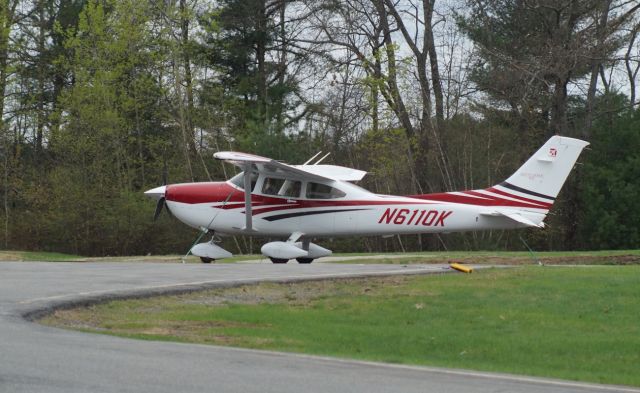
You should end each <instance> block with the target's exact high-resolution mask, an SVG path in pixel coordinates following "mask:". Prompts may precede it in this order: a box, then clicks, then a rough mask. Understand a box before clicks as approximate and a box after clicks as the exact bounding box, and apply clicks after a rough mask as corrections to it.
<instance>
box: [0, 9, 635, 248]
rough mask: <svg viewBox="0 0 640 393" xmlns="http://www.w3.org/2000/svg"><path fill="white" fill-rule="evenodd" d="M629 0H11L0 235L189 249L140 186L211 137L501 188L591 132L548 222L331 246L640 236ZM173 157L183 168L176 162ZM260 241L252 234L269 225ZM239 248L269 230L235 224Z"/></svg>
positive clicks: (1, 79)
mask: <svg viewBox="0 0 640 393" xmlns="http://www.w3.org/2000/svg"><path fill="white" fill-rule="evenodd" d="M639 9H640V4H638V3H637V2H636V1H632V0H529V1H521V0H449V1H445V0H315V1H310V0H167V1H162V2H156V1H148V2H146V1H136V0H119V1H116V0H1V1H0V119H1V123H0V166H1V168H2V169H1V174H2V180H1V182H0V184H1V192H2V203H1V204H0V219H1V220H2V221H1V222H2V235H1V236H0V241H1V242H2V244H3V247H4V248H6V249H30V250H49V251H61V252H70V253H78V254H85V255H126V254H147V253H153V254H156V253H166V252H172V253H176V252H181V251H183V250H184V251H186V249H188V247H189V245H190V244H191V242H192V241H193V240H194V239H195V237H196V236H197V233H196V232H195V231H193V230H191V229H188V228H186V227H185V226H183V225H178V224H177V223H176V220H175V219H173V218H171V217H169V216H166V215H165V216H161V218H160V219H159V220H158V221H156V222H153V221H152V217H153V209H154V204H153V202H152V201H150V200H148V199H146V198H144V196H143V195H142V192H143V191H145V190H147V189H149V188H152V187H155V186H158V185H160V184H162V182H163V178H164V177H166V178H167V179H168V180H169V182H170V183H177V182H192V181H210V180H222V179H225V178H229V177H231V176H232V175H233V174H234V173H235V171H236V169H235V168H232V167H231V166H224V165H223V164H221V163H220V162H216V161H215V160H214V159H213V157H212V154H213V153H214V152H215V151H220V150H239V151H246V152H251V153H255V154H259V155H264V156H268V157H272V158H275V159H280V160H284V161H286V162H289V163H293V164H296V163H302V162H304V161H306V159H308V158H309V157H311V156H312V155H314V154H315V153H316V152H318V151H324V152H330V153H331V155H330V156H329V157H330V158H329V159H328V160H331V161H332V162H333V163H335V164H338V165H346V166H351V167H355V168H359V169H363V170H367V171H369V172H370V173H369V175H368V176H367V177H366V178H365V179H364V180H363V181H362V184H361V185H362V186H364V187H366V188H368V189H371V190H372V191H375V192H379V193H390V194H415V193H429V192H442V191H454V190H461V189H473V188H483V187H487V186H490V185H493V184H496V183H498V182H500V181H502V180H504V179H505V178H506V177H508V175H510V174H511V173H512V172H513V171H514V170H515V169H516V168H517V167H518V166H519V165H520V164H521V163H522V162H523V161H524V160H525V159H526V158H527V157H528V156H530V155H531V153H532V152H533V151H534V150H535V149H536V148H537V147H538V146H540V145H541V144H542V143H543V142H544V141H545V140H546V139H547V138H548V137H550V136H551V135H554V134H560V135H566V136H571V137H578V138H582V139H586V140H588V141H590V142H591V150H589V151H587V152H586V153H584V155H583V156H582V157H581V159H580V164H579V165H578V166H577V169H576V170H575V172H574V173H573V174H572V176H571V177H570V180H569V182H568V183H567V184H566V185H565V188H564V189H563V191H562V193H561V195H560V197H559V199H558V201H557V202H556V205H555V206H554V208H553V210H552V215H550V216H549V217H548V219H547V223H548V228H547V229H545V230H542V231H527V230H523V231H514V232H508V231H486V232H479V233H472V234H456V235H453V234H452V235H444V236H439V235H430V236H404V237H395V238H385V239H381V238H360V239H331V240H329V242H330V243H328V246H329V248H332V249H334V250H342V251H349V250H353V251H355V250H368V251H391V250H419V249H420V250H440V249H523V248H524V247H525V246H524V244H523V242H526V243H527V244H528V245H529V246H531V247H533V248H535V249H540V250H547V249H597V248H637V247H638V245H639V244H640V204H639V203H638V202H637V201H636V198H635V196H636V195H638V194H639V192H640V182H639V181H638V178H639V177H640V176H639V175H640V173H639V172H640V170H639V168H640V153H639V151H640V120H639V119H640V111H639V109H638V101H639V99H638V97H637V86H636V84H637V82H638V72H639V70H640V38H639V37H638V35H639V33H640V16H639V15H640V12H639ZM165 174H166V176H165ZM254 242H255V244H254ZM225 243H226V247H227V248H228V249H229V250H231V251H233V252H234V253H245V252H250V251H253V250H254V249H256V250H257V249H258V248H259V247H257V245H258V244H260V243H259V241H258V240H256V239H250V238H242V237H239V238H228V239H225Z"/></svg>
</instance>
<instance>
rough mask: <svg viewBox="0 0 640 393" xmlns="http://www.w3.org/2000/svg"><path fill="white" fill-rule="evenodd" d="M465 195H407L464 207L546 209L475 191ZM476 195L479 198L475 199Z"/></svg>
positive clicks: (541, 206) (542, 206) (537, 205)
mask: <svg viewBox="0 0 640 393" xmlns="http://www.w3.org/2000/svg"><path fill="white" fill-rule="evenodd" d="M463 192H464V193H466V194H469V195H470V196H466V195H457V194H450V193H448V192H443V193H436V194H423V195H409V197H410V198H418V199H427V200H432V201H438V202H449V203H459V204H464V205H474V206H508V207H528V208H534V209H547V207H546V206H544V205H542V204H532V203H526V202H518V201H512V200H509V199H501V198H497V197H492V196H491V195H485V194H481V193H478V192H475V191H463ZM471 195H477V196H479V197H481V198H476V197H475V196H471Z"/></svg>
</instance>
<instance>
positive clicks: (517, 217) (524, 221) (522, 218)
mask: <svg viewBox="0 0 640 393" xmlns="http://www.w3.org/2000/svg"><path fill="white" fill-rule="evenodd" d="M480 214H481V215H483V216H492V217H506V218H509V219H511V220H513V221H516V222H519V223H520V224H524V225H526V226H529V227H536V228H544V222H540V224H536V223H535V222H533V221H531V220H530V219H528V218H527V217H525V216H523V215H522V214H520V213H517V212H510V211H503V210H491V211H484V212H481V213H480Z"/></svg>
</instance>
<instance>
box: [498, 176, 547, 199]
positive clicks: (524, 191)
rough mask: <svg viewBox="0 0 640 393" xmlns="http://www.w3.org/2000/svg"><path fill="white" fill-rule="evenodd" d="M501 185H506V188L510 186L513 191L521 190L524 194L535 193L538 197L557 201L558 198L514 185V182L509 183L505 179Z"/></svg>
mask: <svg viewBox="0 0 640 393" xmlns="http://www.w3.org/2000/svg"><path fill="white" fill-rule="evenodd" d="M499 185H500V186H502V187H504V188H508V189H511V190H513V191H518V192H521V193H523V194H529V195H533V196H536V197H538V198H545V199H549V200H552V201H555V200H556V198H554V197H551V196H549V195H544V194H540V193H538V192H535V191H529V190H527V189H524V188H522V187H518V186H514V185H513V184H511V183H507V182H506V181H503V182H502V183H500V184H499Z"/></svg>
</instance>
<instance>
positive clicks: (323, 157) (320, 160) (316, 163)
mask: <svg viewBox="0 0 640 393" xmlns="http://www.w3.org/2000/svg"><path fill="white" fill-rule="evenodd" d="M329 154H331V152H329V153H327V154H325V155H324V156H322V158H321V159H319V160H318V161H316V162H315V164H313V165H318V164H319V163H321V162H322V160H324V159H325V158H327V157H329Z"/></svg>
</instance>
